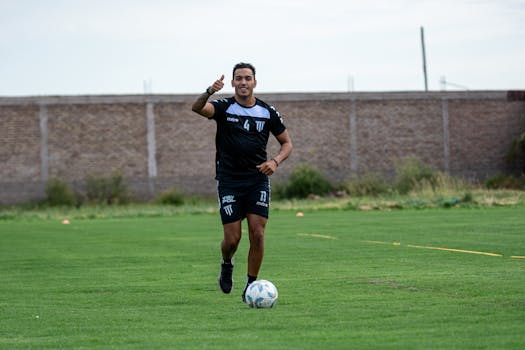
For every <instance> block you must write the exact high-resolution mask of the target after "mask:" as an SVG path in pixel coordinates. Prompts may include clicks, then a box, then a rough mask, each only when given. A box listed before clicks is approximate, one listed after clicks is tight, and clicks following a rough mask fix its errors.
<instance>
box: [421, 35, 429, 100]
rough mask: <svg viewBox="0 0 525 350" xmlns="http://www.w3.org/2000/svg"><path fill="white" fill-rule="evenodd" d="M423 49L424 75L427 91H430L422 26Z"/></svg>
mask: <svg viewBox="0 0 525 350" xmlns="http://www.w3.org/2000/svg"><path fill="white" fill-rule="evenodd" d="M421 50H422V52H423V76H424V77H425V91H428V79H427V55H426V53H425V31H424V29H423V27H421Z"/></svg>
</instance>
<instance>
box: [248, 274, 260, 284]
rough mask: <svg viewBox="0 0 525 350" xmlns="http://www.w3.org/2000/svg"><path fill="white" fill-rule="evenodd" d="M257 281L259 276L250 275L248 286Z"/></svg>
mask: <svg viewBox="0 0 525 350" xmlns="http://www.w3.org/2000/svg"><path fill="white" fill-rule="evenodd" d="M256 280H257V276H250V275H248V278H247V279H246V284H247V285H248V284H251V283H252V282H255V281H256Z"/></svg>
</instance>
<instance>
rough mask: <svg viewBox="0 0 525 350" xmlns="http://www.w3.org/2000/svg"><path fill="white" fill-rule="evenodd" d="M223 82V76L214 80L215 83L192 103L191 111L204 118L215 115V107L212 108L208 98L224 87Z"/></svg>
mask: <svg viewBox="0 0 525 350" xmlns="http://www.w3.org/2000/svg"><path fill="white" fill-rule="evenodd" d="M223 80H224V74H223V75H221V77H220V78H219V79H217V80H215V82H214V83H213V84H212V85H211V86H209V87H208V88H207V89H206V91H205V92H203V93H202V94H200V95H199V97H198V98H197V100H196V101H195V102H193V105H192V106H191V110H192V111H194V112H195V113H197V114H200V115H202V116H203V117H206V118H211V117H213V114H214V113H215V107H213V105H212V104H211V103H209V102H208V98H210V96H211V95H213V94H214V93H216V92H217V91H220V90H221V89H222V88H223V87H224V82H223Z"/></svg>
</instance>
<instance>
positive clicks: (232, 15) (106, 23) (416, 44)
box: [0, 0, 525, 96]
mask: <svg viewBox="0 0 525 350" xmlns="http://www.w3.org/2000/svg"><path fill="white" fill-rule="evenodd" d="M421 27H423V28H424V41H425V51H426V67H427V77H428V89H429V90H442V89H446V90H464V89H469V90H509V89H512V90H516V89H525V0H367V1H364V0H361V1H356V0H322V1H321V0H319V1H314V0H184V1H181V0H0V96H34V95H106V94H110V95H113V94H143V93H153V94H193V93H200V92H202V91H204V90H205V89H206V87H207V86H209V85H210V84H211V83H212V82H213V81H214V80H215V79H217V78H218V77H220V75H221V74H225V75H226V80H227V81H228V83H227V84H226V86H225V88H224V90H223V92H225V93H230V92H233V89H232V88H231V84H230V83H229V81H230V80H231V74H232V72H231V70H232V68H233V66H234V65H235V64H236V63H238V62H250V63H252V64H253V65H255V67H256V69H257V76H256V78H257V83H258V85H257V88H256V92H264V93H273V92H275V93H279V92H346V91H420V90H424V89H425V85H424V73H423V55H422V45H421V30H420V28H421ZM444 82H446V83H444Z"/></svg>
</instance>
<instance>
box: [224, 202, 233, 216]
mask: <svg viewBox="0 0 525 350" xmlns="http://www.w3.org/2000/svg"><path fill="white" fill-rule="evenodd" d="M222 209H224V212H225V213H226V215H228V216H232V214H233V208H232V205H231V204H228V205H227V206H225V207H223V208H222Z"/></svg>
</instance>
